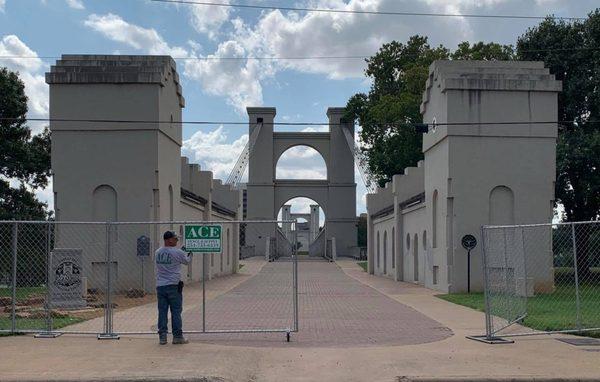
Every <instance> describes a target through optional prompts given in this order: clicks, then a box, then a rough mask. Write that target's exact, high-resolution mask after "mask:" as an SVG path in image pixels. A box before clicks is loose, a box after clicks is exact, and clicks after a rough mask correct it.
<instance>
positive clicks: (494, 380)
mask: <svg viewBox="0 0 600 382" xmlns="http://www.w3.org/2000/svg"><path fill="white" fill-rule="evenodd" d="M459 381H460V382H600V378H577V377H569V378H553V377H543V376H539V377H407V376H401V377H396V382H459Z"/></svg>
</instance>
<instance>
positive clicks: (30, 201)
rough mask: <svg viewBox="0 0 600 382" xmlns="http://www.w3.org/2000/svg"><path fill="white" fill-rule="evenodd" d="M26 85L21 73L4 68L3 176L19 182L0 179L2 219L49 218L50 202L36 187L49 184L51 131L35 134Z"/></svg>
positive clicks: (0, 85)
mask: <svg viewBox="0 0 600 382" xmlns="http://www.w3.org/2000/svg"><path fill="white" fill-rule="evenodd" d="M26 115H27V96H26V95H25V85H24V84H23V82H22V81H21V80H20V79H19V76H18V74H17V73H14V72H10V71H8V70H7V69H6V68H0V117H1V118H16V120H8V119H2V120H0V175H1V176H3V177H4V178H8V179H13V180H16V181H18V182H19V187H17V188H13V187H10V183H9V182H8V181H7V180H5V179H0V220H11V219H19V220H32V219H46V218H48V212H47V211H46V205H45V204H44V203H41V202H39V201H38V200H36V198H35V195H34V194H33V192H32V191H31V190H32V189H35V188H39V187H45V186H46V185H47V184H48V176H49V175H50V132H49V130H48V129H45V130H44V131H43V132H42V133H41V134H39V135H35V136H33V137H32V136H31V129H30V128H29V127H28V126H27V124H26V122H25V118H26Z"/></svg>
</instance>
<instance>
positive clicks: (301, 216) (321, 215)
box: [277, 197, 326, 255]
mask: <svg viewBox="0 0 600 382" xmlns="http://www.w3.org/2000/svg"><path fill="white" fill-rule="evenodd" d="M325 219H326V217H325V211H324V210H323V208H321V206H320V205H319V204H318V203H317V202H315V201H314V200H313V199H310V198H306V197H297V198H292V199H290V200H288V201H287V202H286V203H284V204H283V206H281V208H280V209H279V212H278V214H277V220H279V221H280V223H279V228H280V229H281V231H282V233H283V235H284V236H285V237H287V238H288V240H289V241H290V242H292V243H295V245H296V250H297V251H298V254H299V255H307V254H309V251H310V247H311V244H313V243H314V242H315V241H317V240H324V239H325V236H324V234H322V233H324V229H325ZM291 220H296V221H297V224H292V223H286V222H285V221H291ZM282 221H283V222H282Z"/></svg>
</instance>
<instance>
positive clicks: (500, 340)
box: [467, 336, 515, 345]
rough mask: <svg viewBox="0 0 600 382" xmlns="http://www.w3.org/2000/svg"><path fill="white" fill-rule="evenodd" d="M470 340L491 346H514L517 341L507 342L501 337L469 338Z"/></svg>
mask: <svg viewBox="0 0 600 382" xmlns="http://www.w3.org/2000/svg"><path fill="white" fill-rule="evenodd" d="M467 338H468V339H470V340H473V341H478V342H483V343H486V344H490V345H496V344H514V343H515V341H513V340H507V339H504V338H500V337H488V336H467Z"/></svg>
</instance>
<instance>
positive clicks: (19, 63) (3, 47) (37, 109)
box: [0, 35, 49, 133]
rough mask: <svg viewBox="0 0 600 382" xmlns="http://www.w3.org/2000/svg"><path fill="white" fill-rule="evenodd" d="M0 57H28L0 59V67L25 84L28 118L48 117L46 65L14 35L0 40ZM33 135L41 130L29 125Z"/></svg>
mask: <svg viewBox="0 0 600 382" xmlns="http://www.w3.org/2000/svg"><path fill="white" fill-rule="evenodd" d="M0 56H14V57H30V58H7V59H2V62H1V64H2V66H5V67H7V68H8V69H9V70H12V71H16V72H18V73H19V77H20V78H21V80H22V81H23V83H24V84H25V94H26V95H27V97H28V102H27V106H28V108H29V117H40V118H45V117H47V116H48V111H49V102H48V86H47V85H46V81H45V77H44V71H45V70H46V69H47V68H48V65H47V64H46V63H45V62H43V61H42V60H41V59H40V58H39V57H38V54H37V53H36V52H35V51H33V50H32V49H30V48H29V47H28V46H27V45H26V44H25V43H24V42H23V41H21V40H20V39H19V38H18V37H17V36H15V35H7V36H4V37H2V39H1V40H0ZM31 127H32V128H33V129H34V133H37V132H39V131H40V130H41V126H39V125H36V124H31Z"/></svg>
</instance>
